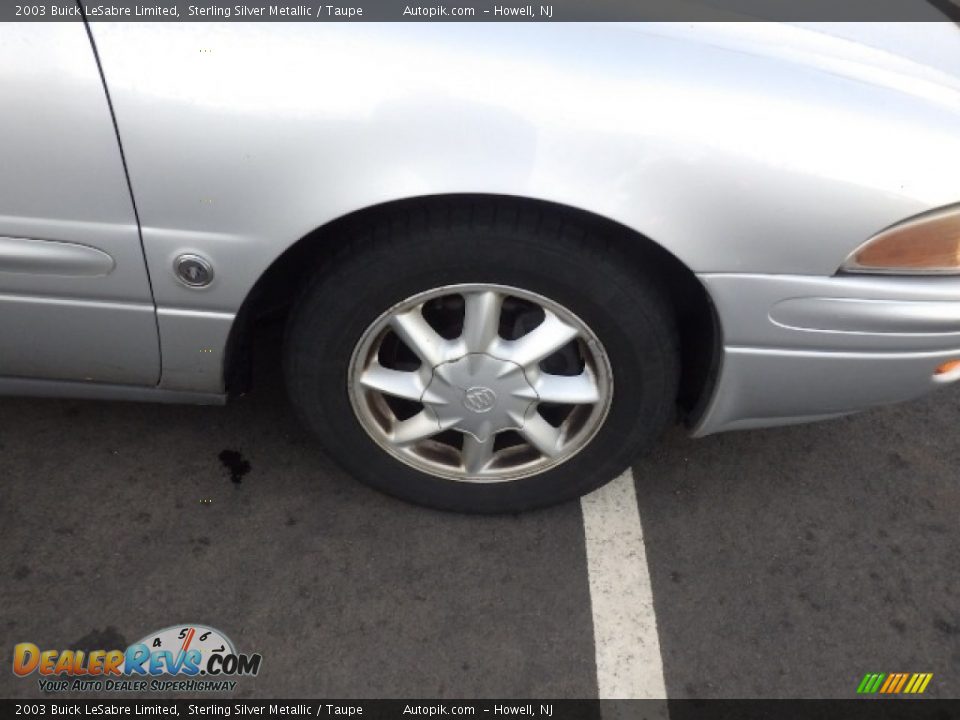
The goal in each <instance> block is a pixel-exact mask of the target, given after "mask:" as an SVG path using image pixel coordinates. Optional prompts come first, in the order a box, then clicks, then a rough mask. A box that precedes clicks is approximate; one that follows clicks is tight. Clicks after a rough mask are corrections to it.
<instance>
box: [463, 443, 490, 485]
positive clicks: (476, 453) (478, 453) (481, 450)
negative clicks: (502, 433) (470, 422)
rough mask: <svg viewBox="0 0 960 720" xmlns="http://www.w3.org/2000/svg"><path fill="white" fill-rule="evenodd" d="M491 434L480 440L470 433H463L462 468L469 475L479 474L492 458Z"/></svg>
mask: <svg viewBox="0 0 960 720" xmlns="http://www.w3.org/2000/svg"><path fill="white" fill-rule="evenodd" d="M493 437H494V436H493V435H491V436H490V437H488V438H487V440H486V441H485V442H480V441H479V440H477V439H476V438H475V437H474V436H473V435H471V434H470V433H464V434H463V468H464V470H466V471H467V472H468V473H470V474H471V475H479V474H480V473H481V472H482V471H483V469H484V468H485V467H486V466H487V464H488V463H489V462H490V460H491V459H492V458H493Z"/></svg>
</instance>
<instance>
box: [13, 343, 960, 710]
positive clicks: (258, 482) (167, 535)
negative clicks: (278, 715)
mask: <svg viewBox="0 0 960 720" xmlns="http://www.w3.org/2000/svg"><path fill="white" fill-rule="evenodd" d="M274 354H275V353H274V351H273V349H272V347H267V348H265V349H264V350H263V351H261V352H260V355H259V356H258V362H257V367H256V380H257V381H256V384H255V388H254V390H253V391H252V392H251V393H250V394H249V395H247V396H245V397H242V398H239V399H237V400H236V401H234V402H232V403H231V404H229V405H228V406H226V407H222V408H217V407H187V406H165V405H145V404H126V403H105V402H79V401H66V400H64V401H58V400H34V399H20V398H16V399H15V398H7V399H0V547H2V549H3V552H2V556H0V648H2V649H3V652H6V653H12V648H13V645H14V644H15V643H18V642H32V643H35V644H37V645H38V646H40V647H44V648H68V647H71V648H87V649H94V648H105V647H125V646H126V644H127V643H130V642H134V641H136V640H138V639H140V638H141V637H143V636H144V635H146V634H147V633H149V632H151V631H154V630H158V629H160V628H165V627H168V626H170V625H174V624H178V623H190V622H196V623H205V624H207V625H210V626H213V627H215V628H218V629H220V630H222V631H223V632H224V633H226V634H227V635H228V636H229V637H230V638H232V639H233V641H234V642H235V644H236V645H237V648H238V650H240V651H242V652H258V653H261V654H262V655H263V658H264V661H263V667H262V670H261V672H260V674H259V675H258V676H257V677H256V678H245V679H243V681H242V682H240V683H239V684H238V687H237V689H236V691H235V697H238V698H254V697H256V698H276V697H340V698H375V697H438V698H520V697H536V698H544V697H551V698H564V697H573V698H583V697H587V698H589V697H596V696H597V693H598V690H597V687H598V686H597V670H596V660H595V646H594V632H593V618H592V615H591V598H590V584H589V582H588V567H587V555H586V551H585V540H584V525H583V518H582V515H581V509H580V505H579V503H577V502H573V503H568V504H566V505H562V506H559V507H555V508H551V509H548V510H544V511H538V512H532V513H526V514H521V515H514V516H504V517H470V516H462V515H455V514H449V513H441V512H435V511H431V510H426V509H423V508H419V507H414V506H410V505H407V504H404V503H403V502H401V501H398V500H394V499H391V498H388V497H385V496H382V495H380V494H378V493H376V492H375V491H372V490H369V489H367V488H366V487H364V486H362V485H360V484H359V483H357V482H355V481H353V480H351V479H350V478H349V477H347V476H346V475H345V474H344V473H343V472H342V471H340V470H339V469H338V468H337V467H336V466H334V465H333V464H332V463H331V462H330V461H329V460H328V459H327V458H326V457H325V456H324V455H323V454H322V453H321V451H320V450H319V449H318V448H317V447H316V446H315V445H314V444H313V443H312V442H311V438H310V436H309V434H308V433H307V432H306V431H305V430H304V429H303V428H302V427H301V426H300V425H299V423H298V422H297V420H296V418H295V417H294V415H293V412H292V410H291V409H290V407H289V404H288V402H287V400H286V397H285V395H284V392H283V388H282V384H281V382H280V378H279V377H278V374H277V372H276V371H275V364H274V363H273V360H274V359H275V358H274V357H273V356H274ZM958 400H960V394H958V390H957V389H946V390H944V391H941V392H940V393H938V394H935V395H933V396H931V397H929V398H926V399H923V400H920V401H917V402H914V403H912V404H907V405H903V406H899V407H895V408H886V409H880V410H875V411H872V412H870V413H866V414H863V415H860V416H856V417H851V418H844V419H840V420H835V421H831V422H826V423H821V424H818V425H809V426H797V427H790V428H779V429H770V430H758V431H749V432H740V433H732V434H727V435H719V436H714V437H709V438H705V439H702V440H691V439H689V438H688V437H687V436H686V434H685V433H684V432H683V430H682V429H681V428H676V429H674V430H672V431H671V432H670V433H668V435H667V437H666V438H665V440H664V442H663V444H662V445H661V446H660V447H658V448H657V449H656V450H655V451H654V452H653V453H651V454H650V455H649V456H647V457H645V458H642V459H641V460H639V461H638V463H637V464H636V465H635V466H634V468H633V474H634V478H635V482H636V494H637V498H638V503H639V510H640V517H641V520H642V527H643V535H644V540H645V544H646V548H645V549H646V559H647V563H648V568H649V574H650V579H651V583H652V591H653V600H654V608H655V614H656V623H657V626H658V630H659V641H660V649H661V654H662V662H663V677H664V681H665V686H666V689H667V693H668V695H669V696H670V697H673V698H683V697H703V698H712V697H854V696H855V690H856V686H857V684H858V683H859V681H860V678H862V677H863V675H864V673H866V672H932V673H934V678H933V680H932V682H931V683H930V685H929V687H928V689H927V691H926V694H927V695H930V696H934V697H960V601H958V598H960V572H958V571H960V534H958V532H957V521H958V518H960V482H958V476H957V471H956V468H957V467H958V465H960V433H958V432H957V429H958V427H960V403H958ZM8 657H9V656H8ZM8 668H9V666H8ZM38 694H39V693H38V686H37V682H36V675H34V676H32V677H31V678H28V679H21V678H18V677H15V676H14V675H13V673H12V672H10V671H9V670H7V671H3V672H0V697H19V698H26V697H36V696H38Z"/></svg>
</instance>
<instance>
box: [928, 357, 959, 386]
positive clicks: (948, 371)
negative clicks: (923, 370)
mask: <svg viewBox="0 0 960 720" xmlns="http://www.w3.org/2000/svg"><path fill="white" fill-rule="evenodd" d="M933 379H934V380H935V381H936V382H938V383H952V382H954V381H956V380H960V360H947V361H946V362H945V363H943V364H942V365H940V366H939V367H938V368H937V369H936V370H934V371H933Z"/></svg>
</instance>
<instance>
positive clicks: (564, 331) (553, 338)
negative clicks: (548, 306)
mask: <svg viewBox="0 0 960 720" xmlns="http://www.w3.org/2000/svg"><path fill="white" fill-rule="evenodd" d="M577 335H578V332H577V329H576V328H575V327H573V326H572V325H568V324H567V323H565V322H564V321H563V320H561V319H560V318H558V317H557V316H556V315H554V314H553V313H552V312H550V311H549V310H547V311H546V317H545V318H544V319H543V322H542V323H540V324H539V325H537V326H536V327H535V328H534V329H533V330H531V331H530V332H528V333H527V334H526V335H524V336H523V337H521V338H518V339H516V340H513V341H504V342H503V343H502V345H501V347H502V348H503V350H504V351H505V352H506V353H507V355H506V357H507V359H509V360H511V361H512V362H515V363H516V364H517V365H520V366H527V365H532V364H534V363H538V362H540V361H541V360H543V359H545V358H547V357H549V356H550V355H552V354H553V353H555V352H556V351H557V350H559V349H560V348H562V347H563V346H564V345H566V344H567V343H568V342H570V341H571V340H573V339H574V338H575V337H577Z"/></svg>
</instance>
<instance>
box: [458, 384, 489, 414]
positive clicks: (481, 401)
mask: <svg viewBox="0 0 960 720" xmlns="http://www.w3.org/2000/svg"><path fill="white" fill-rule="evenodd" d="M496 404H497V394H496V393H495V392H494V391H493V390H491V389H490V388H486V387H472V388H470V389H469V390H467V394H466V395H464V396H463V406H464V407H465V408H466V409H467V410H470V411H471V412H475V413H485V412H487V411H489V410H492V409H493V406H494V405H496Z"/></svg>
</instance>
